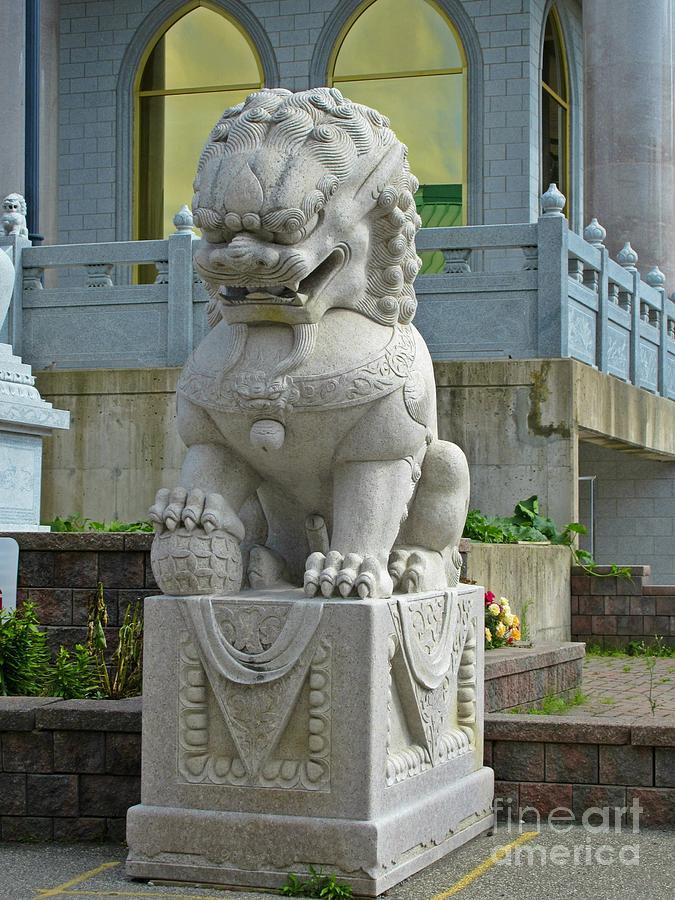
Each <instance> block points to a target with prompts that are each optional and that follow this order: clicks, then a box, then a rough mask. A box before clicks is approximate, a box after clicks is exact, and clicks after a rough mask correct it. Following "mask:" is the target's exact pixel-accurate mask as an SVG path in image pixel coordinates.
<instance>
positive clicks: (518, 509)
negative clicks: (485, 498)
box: [463, 494, 631, 580]
mask: <svg viewBox="0 0 675 900" xmlns="http://www.w3.org/2000/svg"><path fill="white" fill-rule="evenodd" d="M579 534H586V528H585V527H584V526H583V525H581V524H580V523H579V522H568V523H567V525H563V527H562V530H560V529H559V528H558V526H557V525H556V523H555V522H554V521H553V519H550V518H549V517H548V516H542V515H541V514H540V512H539V498H538V497H537V496H536V494H534V495H533V496H532V497H528V498H527V500H521V501H520V502H519V503H516V506H515V509H514V511H513V515H512V516H486V515H483V513H482V512H481V511H480V510H479V509H470V510H469V512H468V515H467V517H466V524H465V525H464V533H463V537H465V538H470V539H471V540H472V541H476V542H477V543H479V544H517V543H520V542H525V543H548V544H558V545H564V546H565V547H569V549H570V552H571V553H572V559H573V562H574V563H575V564H576V565H578V566H581V567H582V568H583V569H584V570H585V571H586V572H588V574H589V575H595V576H596V577H599V578H611V577H613V576H618V577H620V578H628V579H629V580H631V573H630V568H628V567H627V566H616V565H611V566H610V567H609V572H607V573H604V572H603V573H602V574H601V573H599V572H598V571H597V565H596V563H595V560H594V559H593V557H592V556H591V554H590V553H588V552H587V551H586V550H581V549H579V547H577V546H576V543H575V542H576V538H577V535H579Z"/></svg>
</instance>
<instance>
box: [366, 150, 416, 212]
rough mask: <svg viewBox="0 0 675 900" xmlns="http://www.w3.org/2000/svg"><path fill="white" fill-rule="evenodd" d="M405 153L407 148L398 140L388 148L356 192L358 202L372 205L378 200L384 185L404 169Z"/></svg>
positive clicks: (367, 205) (393, 179)
mask: <svg viewBox="0 0 675 900" xmlns="http://www.w3.org/2000/svg"><path fill="white" fill-rule="evenodd" d="M404 153H405V148H404V147H403V144H400V143H399V142H398V141H396V143H395V144H394V145H393V146H392V147H391V148H390V149H389V150H387V152H386V153H385V154H384V156H383V157H382V158H381V159H379V160H378V161H377V164H376V165H375V167H374V168H373V169H372V170H371V171H370V173H369V174H368V175H366V177H365V179H364V181H362V182H361V184H360V185H359V186H358V187H357V189H356V192H355V194H354V199H355V200H356V202H357V203H359V204H363V205H364V206H366V207H370V206H372V205H373V201H377V198H378V197H379V196H380V194H381V193H382V190H383V189H384V187H385V186H386V185H388V184H390V183H391V182H392V181H395V180H396V175H397V174H398V173H399V172H400V171H401V170H402V168H403V158H404Z"/></svg>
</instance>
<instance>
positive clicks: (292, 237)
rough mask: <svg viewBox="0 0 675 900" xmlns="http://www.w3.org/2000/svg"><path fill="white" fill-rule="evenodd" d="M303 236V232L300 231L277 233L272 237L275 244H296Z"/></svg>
mask: <svg viewBox="0 0 675 900" xmlns="http://www.w3.org/2000/svg"><path fill="white" fill-rule="evenodd" d="M304 236H305V232H304V230H301V231H277V232H276V233H275V235H274V243H275V244H297V243H298V242H299V241H301V240H302V239H303V237H304Z"/></svg>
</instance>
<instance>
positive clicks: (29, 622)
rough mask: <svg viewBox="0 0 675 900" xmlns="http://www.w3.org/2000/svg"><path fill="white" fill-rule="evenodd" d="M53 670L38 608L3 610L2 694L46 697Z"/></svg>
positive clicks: (0, 626)
mask: <svg viewBox="0 0 675 900" xmlns="http://www.w3.org/2000/svg"><path fill="white" fill-rule="evenodd" d="M48 669H49V650H48V648H47V635H46V634H45V633H44V632H43V631H41V630H40V623H39V622H38V619H37V615H36V614H35V604H34V603H31V602H30V601H29V600H27V601H25V602H24V604H23V605H22V606H21V607H20V608H19V609H1V610H0V694H2V695H4V696H7V695H23V696H35V695H38V694H42V693H43V692H44V687H45V679H46V677H47V673H48Z"/></svg>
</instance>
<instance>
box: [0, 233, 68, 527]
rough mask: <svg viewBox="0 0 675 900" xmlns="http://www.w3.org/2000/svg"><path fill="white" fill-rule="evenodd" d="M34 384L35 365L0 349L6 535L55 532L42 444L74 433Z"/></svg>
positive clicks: (0, 483)
mask: <svg viewBox="0 0 675 900" xmlns="http://www.w3.org/2000/svg"><path fill="white" fill-rule="evenodd" d="M0 252H1V251H0ZM34 383H35V379H34V377H33V375H32V374H31V368H30V366H28V365H26V364H25V363H22V362H21V359H20V358H19V357H18V356H14V355H13V353H12V348H11V346H10V345H9V344H0V531H49V528H48V527H47V526H41V525H40V524H39V523H40V486H41V480H42V440H43V438H44V437H46V436H47V435H49V434H51V432H52V431H53V429H55V428H68V427H69V422H70V413H69V412H67V411H65V410H62V409H54V408H53V406H52V404H51V403H47V402H46V401H45V400H43V399H42V397H40V393H39V391H38V390H37V388H36V387H34Z"/></svg>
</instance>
